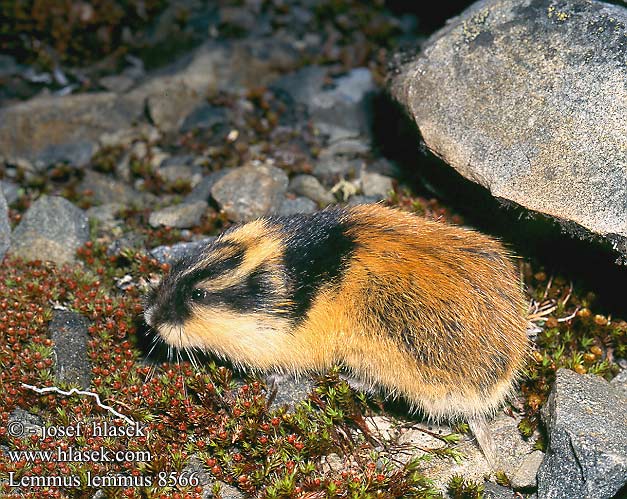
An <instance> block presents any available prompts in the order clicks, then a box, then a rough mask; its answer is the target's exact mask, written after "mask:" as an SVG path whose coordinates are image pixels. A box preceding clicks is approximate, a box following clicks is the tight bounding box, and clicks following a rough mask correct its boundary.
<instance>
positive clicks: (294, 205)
mask: <svg viewBox="0 0 627 499" xmlns="http://www.w3.org/2000/svg"><path fill="white" fill-rule="evenodd" d="M317 209H318V205H317V204H316V203H314V202H313V201H312V200H311V199H309V198H305V197H301V196H299V197H296V198H294V199H292V198H285V199H284V200H283V202H282V203H281V207H280V208H279V209H278V210H277V211H276V215H279V216H281V217H284V216H289V215H298V214H300V213H313V212H314V211H316V210H317Z"/></svg>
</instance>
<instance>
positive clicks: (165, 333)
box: [144, 220, 291, 368]
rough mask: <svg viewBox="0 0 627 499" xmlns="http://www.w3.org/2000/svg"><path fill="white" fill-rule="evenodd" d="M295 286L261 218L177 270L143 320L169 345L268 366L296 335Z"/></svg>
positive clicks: (155, 293)
mask: <svg viewBox="0 0 627 499" xmlns="http://www.w3.org/2000/svg"><path fill="white" fill-rule="evenodd" d="M288 280H289V279H288V276H287V273H286V272H285V269H284V266H283V245H282V241H281V238H280V235H279V234H278V233H276V231H273V229H272V227H271V226H269V224H268V222H267V221H264V220H258V221H255V222H250V223H247V224H245V225H242V226H240V227H237V228H235V229H232V230H230V231H227V232H225V233H224V234H222V236H220V237H219V238H218V239H216V240H215V241H214V242H212V243H210V244H208V245H206V246H205V247H203V248H202V249H201V250H199V251H198V252H197V253H196V254H194V255H191V256H189V257H186V258H184V259H182V260H181V261H179V262H177V263H176V264H174V265H173V267H172V269H171V270H170V272H169V273H168V274H167V275H166V276H164V278H163V279H162V281H161V283H160V284H159V285H158V286H157V287H156V288H155V289H153V290H152V291H151V292H150V294H149V295H148V296H147V297H146V307H145V312H144V316H145V319H146V322H147V323H148V325H149V326H151V327H152V328H154V330H155V331H156V333H157V334H158V335H159V337H160V338H161V339H163V340H164V341H165V342H166V343H167V344H168V345H171V346H173V347H176V348H183V349H190V348H191V349H194V348H198V349H202V350H205V351H209V352H211V353H214V354H216V355H218V356H222V357H228V358H229V359H231V360H232V361H234V362H235V363H238V364H245V365H252V366H255V365H256V364H260V363H261V364H263V360H262V359H263V358H264V357H265V356H268V357H269V358H270V357H271V356H272V352H273V350H275V347H274V346H275V345H276V348H281V347H284V346H283V345H280V343H281V342H282V341H284V340H285V339H286V337H287V336H289V332H288V331H289V325H290V318H289V312H290V307H291V301H290V298H289V295H290V293H289V287H290V283H289V282H288ZM257 367H260V368H261V367H265V366H264V365H257Z"/></svg>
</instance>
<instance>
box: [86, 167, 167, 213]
mask: <svg viewBox="0 0 627 499" xmlns="http://www.w3.org/2000/svg"><path fill="white" fill-rule="evenodd" d="M78 189H79V190H80V191H89V192H90V193H91V197H92V199H93V200H94V201H95V202H96V203H98V204H105V203H111V202H115V203H122V204H124V205H127V206H140V207H141V206H142V205H143V204H145V203H149V202H154V200H155V196H154V195H152V194H150V193H147V192H142V193H140V192H137V191H136V190H135V189H133V188H132V187H131V186H129V185H127V184H125V183H124V182H120V181H119V180H116V179H115V178H113V177H111V176H110V175H105V174H103V173H98V172H95V171H93V170H86V171H85V176H84V177H83V180H82V181H81V182H80V184H79V186H78Z"/></svg>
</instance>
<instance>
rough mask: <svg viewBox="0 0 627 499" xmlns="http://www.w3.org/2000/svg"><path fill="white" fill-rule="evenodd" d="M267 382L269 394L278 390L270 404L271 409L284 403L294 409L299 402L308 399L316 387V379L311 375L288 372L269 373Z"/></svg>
mask: <svg viewBox="0 0 627 499" xmlns="http://www.w3.org/2000/svg"><path fill="white" fill-rule="evenodd" d="M266 384H267V385H268V393H269V394H272V393H273V392H274V390H276V393H274V399H273V400H272V404H270V408H271V409H276V408H279V407H283V406H284V405H286V406H288V407H289V408H290V409H293V408H294V407H295V406H296V405H298V403H300V402H302V401H303V400H307V397H308V395H309V393H310V392H311V391H312V390H313V388H314V381H313V379H311V378H310V377H307V376H299V377H296V376H292V375H288V374H286V375H280V374H269V375H268V376H266Z"/></svg>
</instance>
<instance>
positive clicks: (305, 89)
mask: <svg viewBox="0 0 627 499" xmlns="http://www.w3.org/2000/svg"><path fill="white" fill-rule="evenodd" d="M326 77H327V70H326V69H324V68H322V67H320V66H305V67H304V68H302V69H299V70H298V71H294V72H293V73H289V74H287V75H285V76H283V77H281V78H279V79H278V80H276V81H275V82H274V83H273V84H272V87H273V88H277V89H280V90H283V91H284V92H287V93H288V94H289V95H290V96H291V97H292V99H294V100H295V101H296V102H297V103H299V104H302V105H305V106H308V105H309V104H310V103H311V102H312V100H313V98H314V96H316V95H318V94H319V93H320V92H322V89H323V87H324V84H325V80H326Z"/></svg>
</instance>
